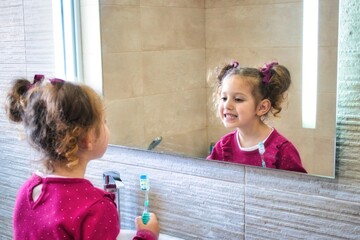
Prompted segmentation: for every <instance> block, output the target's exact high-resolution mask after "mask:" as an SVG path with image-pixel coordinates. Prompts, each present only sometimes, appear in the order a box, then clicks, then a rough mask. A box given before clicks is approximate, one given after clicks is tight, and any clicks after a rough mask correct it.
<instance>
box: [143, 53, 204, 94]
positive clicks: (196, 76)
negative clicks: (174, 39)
mask: <svg viewBox="0 0 360 240" xmlns="http://www.w3.org/2000/svg"><path fill="white" fill-rule="evenodd" d="M204 55H205V50H204V49H199V50H176V51H150V52H143V53H142V68H143V79H144V95H145V96H148V95H153V94H158V93H170V92H175V91H181V90H189V89H196V88H205V80H206V79H205V58H204Z"/></svg>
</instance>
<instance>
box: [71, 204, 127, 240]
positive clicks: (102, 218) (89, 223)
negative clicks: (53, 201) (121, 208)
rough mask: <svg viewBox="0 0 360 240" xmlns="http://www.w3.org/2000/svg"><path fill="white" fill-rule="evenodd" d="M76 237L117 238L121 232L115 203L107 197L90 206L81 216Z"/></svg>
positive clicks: (109, 239) (83, 239)
mask: <svg viewBox="0 0 360 240" xmlns="http://www.w3.org/2000/svg"><path fill="white" fill-rule="evenodd" d="M79 221H81V222H80V223H79V224H77V225H78V226H79V229H77V231H76V237H75V239H81V240H86V239H103V240H115V239H116V237H117V236H118V234H119V232H120V225H119V216H118V213H117V209H116V206H115V204H114V203H113V202H112V201H111V200H110V199H107V198H104V199H102V200H99V201H97V202H96V203H95V204H93V205H92V206H89V208H88V211H86V213H85V216H83V217H80V218H79Z"/></svg>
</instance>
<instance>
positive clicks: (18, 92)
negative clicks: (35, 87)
mask: <svg viewBox="0 0 360 240" xmlns="http://www.w3.org/2000/svg"><path fill="white" fill-rule="evenodd" d="M30 86H31V83H30V81H28V80H26V79H17V80H15V81H14V83H13V86H12V87H11V88H10V91H9V92H8V95H7V98H6V103H5V111H6V114H7V116H8V118H9V119H10V120H11V121H13V122H22V121H23V117H24V112H25V108H26V105H27V102H26V101H27V100H26V95H27V92H28V90H29V89H30Z"/></svg>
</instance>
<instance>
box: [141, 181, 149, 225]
mask: <svg viewBox="0 0 360 240" xmlns="http://www.w3.org/2000/svg"><path fill="white" fill-rule="evenodd" d="M140 188H141V190H143V191H145V200H144V211H143V214H142V221H143V223H144V224H147V223H148V222H149V220H150V213H149V190H150V184H149V178H148V177H147V175H140Z"/></svg>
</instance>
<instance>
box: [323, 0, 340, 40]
mask: <svg viewBox="0 0 360 240" xmlns="http://www.w3.org/2000/svg"><path fill="white" fill-rule="evenodd" d="M338 12H339V1H338V0H320V1H319V45H320V46H333V47H336V46H337V43H338V25H339V23H338V22H339V14H338Z"/></svg>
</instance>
